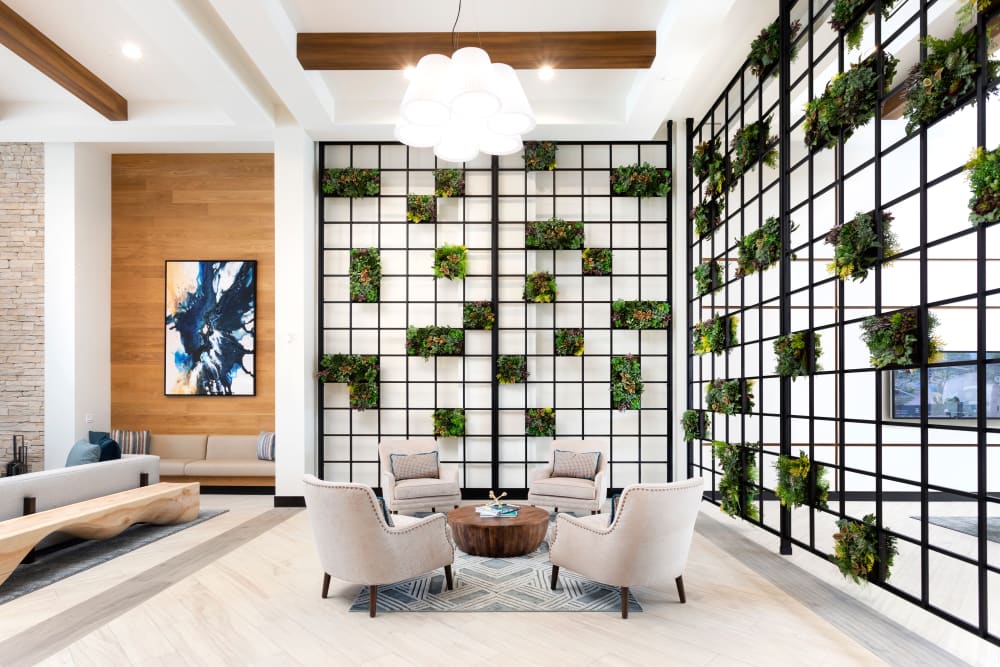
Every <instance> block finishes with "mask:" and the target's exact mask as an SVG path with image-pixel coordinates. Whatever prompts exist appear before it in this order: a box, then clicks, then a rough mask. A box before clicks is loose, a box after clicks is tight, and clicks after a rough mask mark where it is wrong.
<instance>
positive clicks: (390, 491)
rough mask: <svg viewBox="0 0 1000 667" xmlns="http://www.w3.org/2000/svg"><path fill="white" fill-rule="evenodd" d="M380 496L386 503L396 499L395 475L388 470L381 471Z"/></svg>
mask: <svg viewBox="0 0 1000 667" xmlns="http://www.w3.org/2000/svg"><path fill="white" fill-rule="evenodd" d="M382 497H383V498H385V502H386V504H387V505H389V504H391V503H393V502H395V501H396V476H395V475H393V474H392V473H391V472H389V471H388V470H383V471H382Z"/></svg>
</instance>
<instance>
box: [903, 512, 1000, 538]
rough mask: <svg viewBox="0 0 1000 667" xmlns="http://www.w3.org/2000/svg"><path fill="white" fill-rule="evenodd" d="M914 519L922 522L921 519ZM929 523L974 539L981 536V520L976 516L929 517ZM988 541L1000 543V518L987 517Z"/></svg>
mask: <svg viewBox="0 0 1000 667" xmlns="http://www.w3.org/2000/svg"><path fill="white" fill-rule="evenodd" d="M913 518H914V519H917V520H918V521H919V520H920V519H919V517H913ZM927 522H928V523H933V524H934V525H935V526H941V527H942V528H948V529H950V530H957V531H958V532H960V533H965V534H966V535H972V536H974V537H975V536H978V535H979V519H978V518H977V517H974V516H929V517H927ZM986 539H987V540H989V541H990V542H997V543H1000V516H988V517H986Z"/></svg>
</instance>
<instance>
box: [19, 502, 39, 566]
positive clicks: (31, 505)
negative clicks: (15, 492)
mask: <svg viewBox="0 0 1000 667" xmlns="http://www.w3.org/2000/svg"><path fill="white" fill-rule="evenodd" d="M36 507H37V501H36V499H35V496H25V497H24V505H23V507H22V512H21V513H22V514H23V515H24V516H28V515H29V514H34V513H35V512H36V511H37V510H36ZM21 562H22V563H34V562H35V550H34V549H32V550H31V551H29V552H28V555H27V556H25V557H24V560H22V561H21Z"/></svg>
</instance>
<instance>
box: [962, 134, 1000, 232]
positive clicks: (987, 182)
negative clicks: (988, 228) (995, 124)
mask: <svg viewBox="0 0 1000 667" xmlns="http://www.w3.org/2000/svg"><path fill="white" fill-rule="evenodd" d="M965 168H966V170H967V171H966V174H965V176H966V178H968V179H969V185H970V186H971V187H972V198H971V199H970V200H969V211H970V213H969V220H970V221H971V222H972V224H974V225H986V224H989V223H991V222H998V221H1000V146H998V147H996V148H994V149H993V150H991V151H987V150H984V149H983V148H982V147H981V146H980V147H979V148H977V149H976V150H975V152H974V153H973V154H972V159H971V160H969V162H968V163H967V164H966V165H965Z"/></svg>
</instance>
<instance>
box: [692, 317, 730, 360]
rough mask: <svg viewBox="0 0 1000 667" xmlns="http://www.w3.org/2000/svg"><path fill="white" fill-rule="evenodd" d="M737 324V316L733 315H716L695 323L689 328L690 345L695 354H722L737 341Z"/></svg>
mask: <svg viewBox="0 0 1000 667" xmlns="http://www.w3.org/2000/svg"><path fill="white" fill-rule="evenodd" d="M738 324H739V318H738V317H736V316H735V315H729V316H727V315H716V316H715V317H711V318H709V319H707V320H705V321H704V322H698V323H697V324H695V325H694V327H693V329H692V330H691V345H692V347H693V348H694V352H695V354H698V355H702V354H708V353H709V352H713V353H715V354H722V353H723V352H724V351H725V350H726V348H727V347H732V346H733V345H736V344H737V343H739V342H740V340H739V336H738V334H737V333H736V329H737V325H738Z"/></svg>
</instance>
